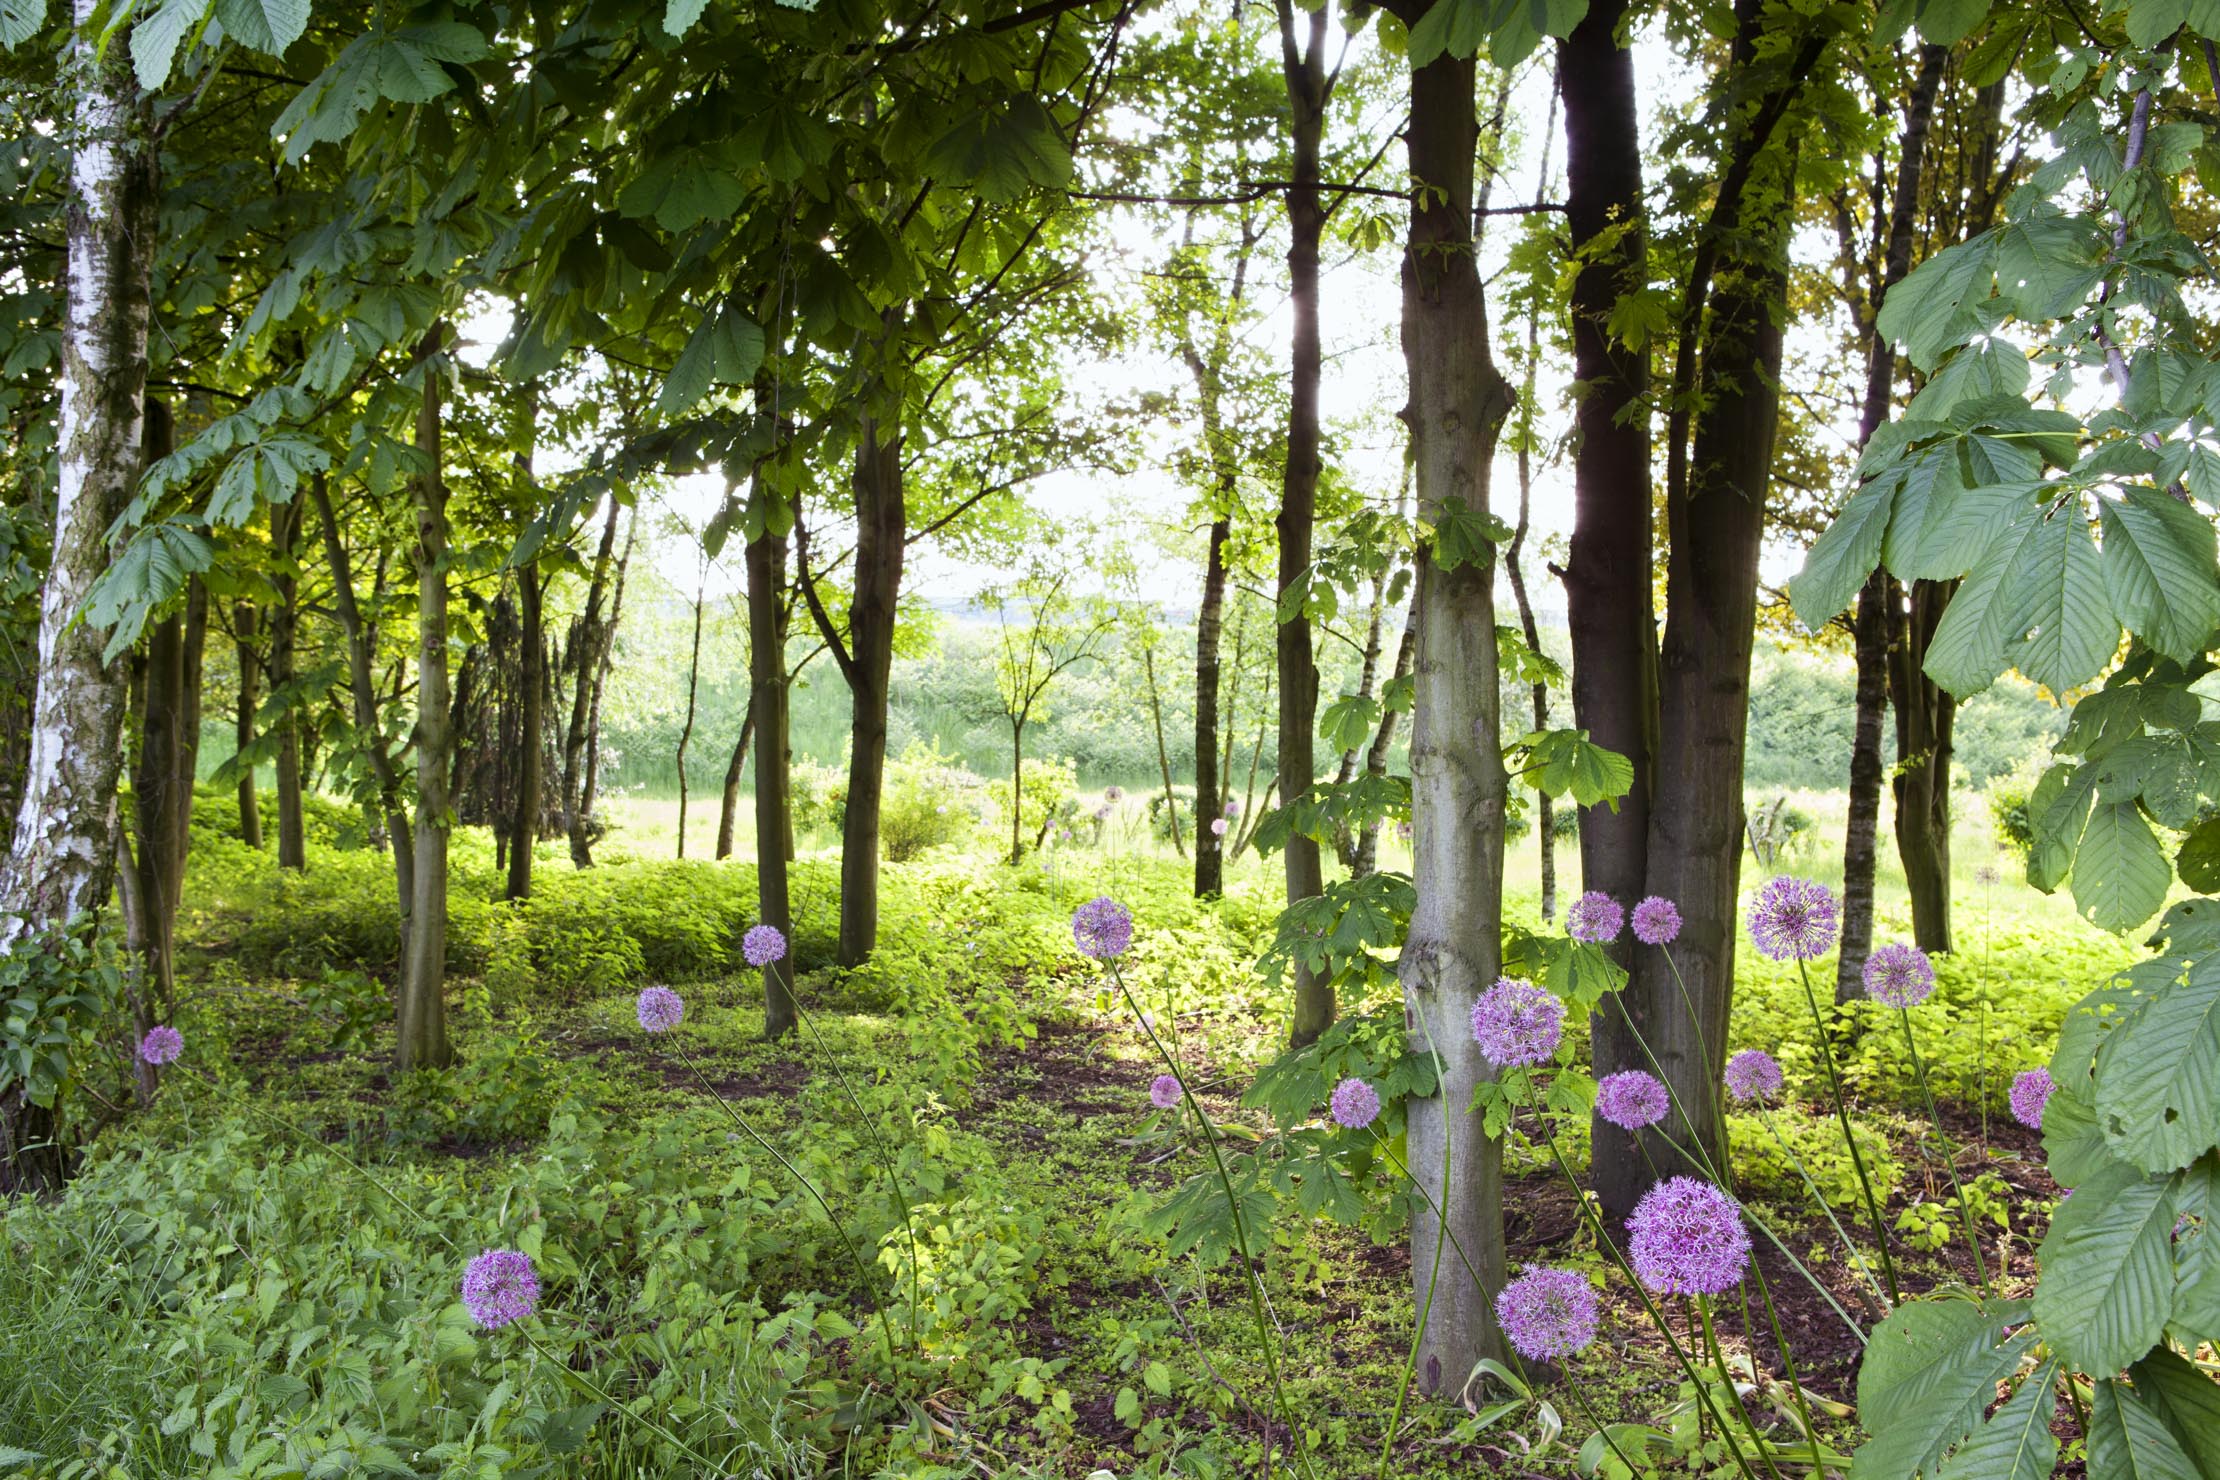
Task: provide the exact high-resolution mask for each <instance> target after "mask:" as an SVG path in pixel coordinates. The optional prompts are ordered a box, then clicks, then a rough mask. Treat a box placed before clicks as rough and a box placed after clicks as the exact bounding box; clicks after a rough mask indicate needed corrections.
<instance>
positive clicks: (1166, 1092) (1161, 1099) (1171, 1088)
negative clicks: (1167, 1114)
mask: <svg viewBox="0 0 2220 1480" xmlns="http://www.w3.org/2000/svg"><path fill="white" fill-rule="evenodd" d="M1179 1093H1180V1092H1179V1076H1177V1075H1175V1074H1159V1075H1157V1076H1156V1078H1154V1079H1152V1080H1150V1081H1149V1103H1150V1104H1151V1105H1154V1106H1155V1107H1156V1108H1157V1109H1159V1110H1169V1109H1171V1108H1172V1107H1173V1106H1174V1105H1176V1104H1178V1103H1179Z"/></svg>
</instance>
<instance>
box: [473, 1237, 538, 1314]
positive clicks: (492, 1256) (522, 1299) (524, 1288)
mask: <svg viewBox="0 0 2220 1480" xmlns="http://www.w3.org/2000/svg"><path fill="white" fill-rule="evenodd" d="M462 1303H463V1308H464V1309H465V1310H467V1311H469V1312H470V1318H471V1319H472V1320H474V1321H476V1322H477V1323H478V1324H479V1325H481V1326H483V1327H485V1328H486V1329H487V1330H488V1331H498V1330H500V1329H501V1328H502V1327H503V1326H507V1325H510V1324H512V1323H513V1322H516V1321H521V1320H523V1319H524V1318H525V1317H526V1316H528V1315H530V1314H531V1313H532V1309H533V1307H535V1306H537V1305H538V1304H539V1303H540V1280H539V1276H538V1275H536V1274H534V1273H533V1272H532V1261H531V1260H530V1259H529V1258H527V1257H526V1256H525V1255H523V1254H519V1253H518V1252H517V1251H516V1250H514V1249H488V1250H486V1251H485V1252H484V1253H483V1254H480V1255H479V1256H478V1257H477V1258H475V1259H473V1260H471V1261H470V1263H469V1265H468V1266H467V1267H465V1268H464V1270H463V1277H462Z"/></svg>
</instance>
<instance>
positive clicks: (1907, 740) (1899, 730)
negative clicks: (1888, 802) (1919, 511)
mask: <svg viewBox="0 0 2220 1480" xmlns="http://www.w3.org/2000/svg"><path fill="white" fill-rule="evenodd" d="M1957 584H1958V583H1957V582H1955V581H1914V582H1912V586H1911V592H1910V599H1909V600H1908V601H1905V602H1902V603H1900V604H1898V605H1897V606H1896V608H1895V609H1893V610H1892V611H1891V613H1890V622H1891V627H1892V630H1891V632H1890V635H1889V649H1890V666H1889V677H1890V689H1891V692H1890V696H1889V697H1890V699H1891V701H1892V702H1893V704H1894V706H1895V709H1896V778H1895V782H1894V786H1895V791H1896V852H1897V856H1898V857H1899V858H1900V859H1902V860H1903V863H1904V884H1905V887H1906V888H1907V889H1908V890H1909V891H1910V893H1911V896H1912V940H1913V942H1914V943H1915V944H1917V945H1918V946H1919V948H1920V949H1921V950H1923V951H1927V952H1929V953H1931V954H1933V953H1940V952H1946V951H1948V950H1949V949H1950V760H1951V729H1952V725H1953V722H1954V720H1955V718H1956V715H1957V708H1958V704H1957V700H1955V699H1953V698H1952V697H1951V696H1950V694H1948V693H1947V692H1945V691H1944V690H1943V689H1942V688H1941V687H1940V686H1939V685H1937V684H1936V683H1935V681H1934V680H1933V679H1930V678H1929V677H1928V676H1927V674H1926V671H1925V664H1926V662H1927V647H1928V644H1929V643H1931V642H1932V641H1933V640H1934V637H1935V628H1936V627H1937V626H1938V625H1939V624H1940V623H1941V622H1942V617H1943V611H1944V609H1945V608H1946V607H1948V606H1949V604H1950V596H1951V593H1952V591H1954V590H1955V589H1956V588H1957Z"/></svg>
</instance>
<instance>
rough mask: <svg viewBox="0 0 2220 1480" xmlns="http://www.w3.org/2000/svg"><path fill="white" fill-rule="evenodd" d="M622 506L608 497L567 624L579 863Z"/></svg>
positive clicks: (583, 860)
mask: <svg viewBox="0 0 2220 1480" xmlns="http://www.w3.org/2000/svg"><path fill="white" fill-rule="evenodd" d="M622 512H623V506H622V505H621V504H619V503H618V502H617V501H616V500H615V499H611V500H610V501H609V518H608V521H607V522H606V523H604V524H603V525H602V526H601V547H600V548H599V549H598V550H596V551H595V552H594V564H593V575H592V576H591V577H590V578H589V579H588V580H587V582H586V606H585V610H584V611H582V612H581V613H579V617H578V621H577V622H576V623H575V624H574V625H573V626H572V628H571V636H570V652H569V654H568V661H569V662H570V664H571V665H572V666H573V667H574V668H575V670H576V671H575V672H574V673H573V675H572V681H571V691H570V723H569V725H568V726H566V727H565V728H564V730H563V831H564V832H565V833H566V834H568V835H569V837H570V857H571V862H572V863H573V864H575V865H576V866H578V867H579V868H584V867H586V866H587V865H588V864H590V863H592V862H593V857H592V853H591V850H590V849H589V848H588V847H587V842H586V832H585V826H586V817H585V812H584V810H583V809H582V808H581V807H580V806H579V792H580V787H581V785H582V784H583V782H584V779H585V766H586V734H587V729H588V721H589V709H590V706H591V705H592V702H593V694H594V690H595V688H596V686H597V684H598V681H599V680H598V677H597V675H598V674H599V672H600V662H601V657H600V653H601V647H600V643H601V638H600V632H601V603H602V599H603V597H604V596H605V595H606V594H607V592H608V587H609V573H610V568H611V565H612V563H613V561H614V560H615V551H616V547H617V516H618V515H619V514H621V513H622Z"/></svg>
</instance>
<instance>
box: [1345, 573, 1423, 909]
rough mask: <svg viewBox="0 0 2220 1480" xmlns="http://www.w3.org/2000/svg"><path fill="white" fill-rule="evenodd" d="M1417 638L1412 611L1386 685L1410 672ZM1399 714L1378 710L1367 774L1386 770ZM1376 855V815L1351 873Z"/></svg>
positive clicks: (1367, 868) (1374, 863)
mask: <svg viewBox="0 0 2220 1480" xmlns="http://www.w3.org/2000/svg"><path fill="white" fill-rule="evenodd" d="M1417 638H1418V619H1417V616H1416V614H1415V611H1414V614H1413V615H1411V616H1408V617H1405V618H1404V619H1403V639H1402V641H1400V642H1398V643H1397V644H1396V645H1395V671H1394V674H1393V675H1392V676H1391V677H1390V678H1389V679H1388V686H1389V687H1391V688H1392V687H1394V686H1395V685H1396V684H1399V683H1401V682H1402V681H1403V680H1404V679H1406V678H1409V677H1410V676H1411V665H1412V663H1413V662H1414V661H1415V660H1416V657H1417ZM1401 718H1402V711H1400V710H1396V709H1390V710H1387V711H1385V712H1384V713H1382V714H1381V716H1380V724H1379V728H1378V729H1376V730H1374V731H1373V732H1372V749H1371V750H1370V751H1369V752H1367V753H1366V755H1365V758H1364V769H1365V771H1366V772H1367V773H1368V774H1370V775H1373V776H1385V775H1386V774H1387V768H1388V752H1389V751H1390V750H1392V749H1394V748H1395V729H1396V722H1397V721H1398V720H1399V719H1401ZM1379 857H1380V822H1379V819H1378V818H1374V819H1373V820H1372V821H1370V822H1368V823H1366V824H1365V826H1364V832H1363V834H1362V835H1361V836H1359V837H1358V839H1357V856H1356V858H1355V859H1354V860H1352V861H1351V862H1350V865H1349V873H1350V875H1351V877H1353V878H1359V879H1361V878H1363V877H1364V876H1365V875H1366V874H1369V873H1371V872H1372V871H1373V869H1374V868H1376V867H1378V860H1379Z"/></svg>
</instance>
